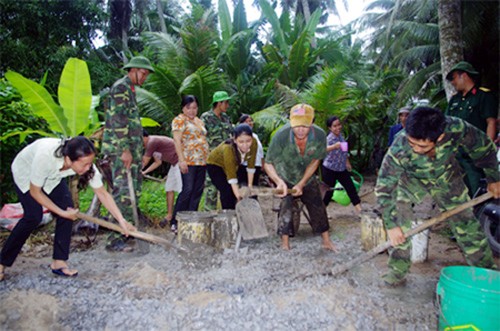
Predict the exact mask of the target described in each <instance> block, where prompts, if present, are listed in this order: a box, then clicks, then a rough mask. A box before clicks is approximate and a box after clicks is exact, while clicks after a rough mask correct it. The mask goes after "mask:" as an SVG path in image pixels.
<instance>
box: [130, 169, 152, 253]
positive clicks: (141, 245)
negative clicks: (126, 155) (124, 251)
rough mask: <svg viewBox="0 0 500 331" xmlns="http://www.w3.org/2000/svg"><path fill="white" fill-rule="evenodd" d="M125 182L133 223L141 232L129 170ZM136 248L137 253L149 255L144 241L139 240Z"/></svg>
mask: <svg viewBox="0 0 500 331" xmlns="http://www.w3.org/2000/svg"><path fill="white" fill-rule="evenodd" d="M127 181H128V190H129V194H130V202H131V203H132V216H133V218H134V223H135V225H136V226H137V228H138V229H139V230H143V229H144V228H145V225H144V224H142V222H141V220H140V219H139V212H138V210H137V199H136V197H135V188H134V181H133V179H132V171H131V170H130V168H128V169H127ZM137 247H138V251H139V253H141V254H147V253H149V244H148V243H147V242H146V241H142V240H139V241H138V242H137Z"/></svg>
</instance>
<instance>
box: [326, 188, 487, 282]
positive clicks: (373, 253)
mask: <svg viewBox="0 0 500 331" xmlns="http://www.w3.org/2000/svg"><path fill="white" fill-rule="evenodd" d="M492 197H493V195H492V194H491V193H490V192H488V193H486V194H483V195H481V196H479V197H477V198H475V199H472V200H470V201H467V202H466V203H463V204H461V205H460V206H458V207H455V208H453V209H450V210H447V211H445V212H443V213H441V214H439V215H438V216H436V217H433V218H431V219H429V220H428V221H426V222H425V223H422V224H420V225H419V226H416V227H414V228H413V229H410V230H409V231H407V232H405V236H406V238H409V237H411V236H413V235H415V234H417V233H420V232H422V231H424V230H425V229H428V228H430V227H431V226H433V225H435V224H438V223H440V222H442V221H444V220H446V219H447V218H449V217H451V216H453V215H456V214H458V213H461V212H462V211H464V210H466V209H468V208H470V207H474V206H475V205H478V204H480V203H482V202H484V201H486V200H488V199H490V198H492ZM390 247H391V242H390V241H389V240H388V241H386V242H384V243H382V244H380V245H378V246H376V247H374V248H372V249H371V250H369V251H368V252H366V253H364V254H362V255H360V256H358V257H356V258H354V259H352V260H350V261H348V262H347V263H344V264H341V265H338V266H335V267H333V268H332V272H331V274H332V275H333V276H336V275H339V274H342V273H344V272H346V271H347V270H349V269H351V268H353V267H355V266H357V265H359V264H361V263H363V262H365V261H368V260H370V259H371V258H373V257H375V256H377V255H378V254H380V253H382V252H384V251H385V250H387V249H389V248H390Z"/></svg>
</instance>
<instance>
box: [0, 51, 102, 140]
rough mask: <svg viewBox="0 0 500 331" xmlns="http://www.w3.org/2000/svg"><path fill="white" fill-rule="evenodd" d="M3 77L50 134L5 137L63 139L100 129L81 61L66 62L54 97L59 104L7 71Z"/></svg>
mask: <svg viewBox="0 0 500 331" xmlns="http://www.w3.org/2000/svg"><path fill="white" fill-rule="evenodd" d="M5 77H6V78H7V79H8V80H9V81H10V83H11V84H12V86H14V87H15V88H16V89H17V90H18V91H19V93H20V94H21V96H22V97H23V99H24V100H25V101H26V102H27V103H29V104H30V105H31V108H32V110H33V113H34V114H35V115H37V116H40V117H42V118H43V119H45V121H46V122H47V123H48V125H49V130H50V132H39V130H25V131H16V132H11V133H10V134H9V136H12V135H14V134H18V135H19V136H20V138H21V139H24V138H23V137H25V136H26V134H28V133H32V132H36V133H39V134H42V135H45V136H63V137H71V136H76V135H79V134H85V135H88V134H90V133H91V132H93V131H95V129H96V128H97V127H98V126H99V125H100V123H99V121H98V119H97V113H96V111H95V107H96V106H97V105H98V104H99V97H98V96H93V95H92V89H91V84H90V74H89V71H88V67H87V63H86V62H85V61H82V60H79V59H76V58H69V59H68V61H67V62H66V64H65V66H64V69H63V72H62V74H61V78H60V81H59V88H58V93H57V95H58V100H59V104H57V103H56V101H54V99H53V97H52V96H51V95H50V93H49V92H48V91H47V89H45V87H44V86H43V85H41V84H39V83H36V82H34V81H32V80H29V79H27V78H25V77H24V76H23V75H21V74H19V73H17V72H14V71H8V72H7V73H6V74H5ZM28 131H29V132H28ZM5 138H6V136H3V137H2V139H5Z"/></svg>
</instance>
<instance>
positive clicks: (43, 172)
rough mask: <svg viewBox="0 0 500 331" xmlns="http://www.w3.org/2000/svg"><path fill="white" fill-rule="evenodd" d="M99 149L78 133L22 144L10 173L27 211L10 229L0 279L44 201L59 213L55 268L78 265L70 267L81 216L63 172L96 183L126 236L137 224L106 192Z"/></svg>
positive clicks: (62, 271) (65, 270)
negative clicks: (97, 158)
mask: <svg viewBox="0 0 500 331" xmlns="http://www.w3.org/2000/svg"><path fill="white" fill-rule="evenodd" d="M95 154H96V150H95V147H94V145H93V144H92V142H91V141H90V140H88V139H87V138H85V137H81V136H79V137H75V138H72V139H69V140H65V141H62V142H61V140H60V139H57V138H42V139H38V140H36V141H35V142H33V143H32V144H30V145H28V146H26V147H25V148H24V149H22V150H21V151H20V152H19V153H18V154H17V156H16V157H15V159H14V161H13V162H12V166H11V169H12V175H13V177H14V184H15V189H16V193H17V195H18V197H19V201H20V202H21V204H22V206H23V210H24V215H23V218H21V220H19V222H18V223H17V225H16V226H15V227H14V229H13V230H12V233H11V234H10V236H9V238H7V241H6V242H5V245H4V247H3V249H2V251H1V253H0V281H1V280H3V279H4V276H5V274H4V272H5V268H6V267H10V266H12V264H13V263H14V261H15V259H16V257H17V255H18V254H19V252H20V251H21V248H22V247H23V245H24V243H25V242H26V240H27V239H28V237H29V236H30V234H31V232H32V231H33V230H34V229H35V228H36V227H37V226H38V224H40V222H41V220H42V206H43V207H45V208H47V209H48V210H49V211H51V212H52V213H54V214H55V215H56V218H57V220H56V229H55V237H54V252H53V256H52V258H53V261H52V263H51V264H50V268H51V269H52V272H53V273H54V274H56V275H59V276H65V277H74V276H76V275H77V274H78V271H77V270H74V269H70V268H69V267H68V264H67V263H66V261H67V260H68V258H69V248H70V241H71V230H72V226H73V222H72V221H74V220H76V219H77V216H76V214H77V213H78V210H77V209H74V208H73V201H72V200H71V194H70V192H69V189H68V185H67V182H66V180H63V179H64V178H65V177H68V176H72V175H75V174H78V175H79V176H80V182H79V187H85V186H86V185H87V184H89V185H90V187H92V189H93V190H94V192H95V194H96V195H97V197H98V198H99V200H100V201H101V202H102V204H103V205H104V206H105V207H106V208H107V209H108V210H109V212H110V213H111V215H113V217H114V218H115V219H116V220H117V221H118V223H119V224H120V226H121V227H122V229H123V230H124V232H125V235H128V233H129V231H135V230H136V229H135V227H134V226H133V225H132V224H130V223H128V222H127V221H126V220H125V219H124V218H123V216H122V214H121V212H120V210H119V209H118V206H117V205H116V203H115V201H114V200H113V197H112V196H111V195H110V194H109V193H108V191H106V189H105V188H104V186H103V183H102V176H101V174H100V173H99V171H98V170H97V168H96V167H95V165H94V164H93V161H94V158H95Z"/></svg>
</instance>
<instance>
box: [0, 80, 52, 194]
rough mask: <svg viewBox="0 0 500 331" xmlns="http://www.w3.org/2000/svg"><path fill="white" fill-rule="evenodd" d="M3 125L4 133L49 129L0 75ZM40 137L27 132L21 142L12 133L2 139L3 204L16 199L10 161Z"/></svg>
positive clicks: (0, 189)
mask: <svg viewBox="0 0 500 331" xmlns="http://www.w3.org/2000/svg"><path fill="white" fill-rule="evenodd" d="M0 128H2V132H1V135H2V136H5V135H7V134H8V133H10V132H12V131H23V130H27V129H33V130H42V131H43V130H47V124H46V122H45V121H44V120H43V119H41V118H40V117H38V116H35V115H34V114H33V112H32V111H31V107H30V105H29V104H27V103H26V102H24V101H23V100H22V98H21V96H20V94H19V93H18V92H17V91H16V89H14V88H13V87H12V85H11V84H10V83H9V82H8V81H6V80H5V79H0ZM38 138H39V136H38V135H28V136H27V137H26V140H25V141H23V142H20V139H19V136H13V137H9V138H6V139H4V140H1V141H0V155H1V158H0V169H1V171H0V192H1V194H0V204H4V203H8V202H15V201H17V197H16V193H15V191H14V186H13V185H12V183H13V181H12V173H11V171H10V165H11V163H12V161H13V160H14V158H15V156H16V155H17V153H18V152H19V151H20V150H21V149H22V148H23V147H24V146H26V145H27V144H29V143H31V142H33V141H34V140H36V139H38Z"/></svg>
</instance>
